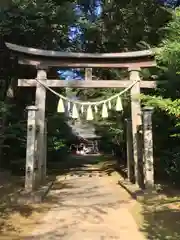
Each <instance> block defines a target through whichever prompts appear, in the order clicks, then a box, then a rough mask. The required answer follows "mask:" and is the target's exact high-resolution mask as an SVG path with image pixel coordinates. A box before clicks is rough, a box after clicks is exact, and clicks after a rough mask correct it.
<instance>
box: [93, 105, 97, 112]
mask: <svg viewBox="0 0 180 240" xmlns="http://www.w3.org/2000/svg"><path fill="white" fill-rule="evenodd" d="M94 111H95V113H97V112H98V107H97V106H96V105H95V106H94Z"/></svg>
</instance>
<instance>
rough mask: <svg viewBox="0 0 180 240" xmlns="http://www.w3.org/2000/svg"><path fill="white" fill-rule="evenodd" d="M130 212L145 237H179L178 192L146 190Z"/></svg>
mask: <svg viewBox="0 0 180 240" xmlns="http://www.w3.org/2000/svg"><path fill="white" fill-rule="evenodd" d="M132 213H133V216H134V218H135V220H136V222H137V224H138V226H139V227H140V230H141V231H142V232H143V233H144V234H145V236H146V237H147V239H150V240H179V239H180V192H177V191H172V190H171V191H170V192H169V191H168V192H167V189H166V190H165V191H161V192H156V191H146V192H145V193H144V195H143V196H141V197H139V198H138V202H137V204H135V205H134V207H133V209H132Z"/></svg>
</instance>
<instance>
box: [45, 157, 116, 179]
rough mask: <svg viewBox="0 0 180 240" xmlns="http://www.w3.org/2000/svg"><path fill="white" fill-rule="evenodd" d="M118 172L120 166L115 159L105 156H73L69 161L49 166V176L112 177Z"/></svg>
mask: <svg viewBox="0 0 180 240" xmlns="http://www.w3.org/2000/svg"><path fill="white" fill-rule="evenodd" d="M116 170H118V164H117V161H116V160H115V159H112V158H111V157H109V156H105V155H103V154H102V155H85V156H79V155H71V156H70V157H69V158H68V159H66V160H65V161H61V162H59V163H58V162H55V163H50V164H49V170H48V171H49V174H53V175H54V174H56V175H65V174H69V175H74V174H79V175H81V174H83V173H89V174H91V173H92V174H93V173H94V174H95V173H102V174H107V175H111V173H113V172H114V171H116Z"/></svg>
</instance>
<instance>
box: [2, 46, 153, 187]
mask: <svg viewBox="0 0 180 240" xmlns="http://www.w3.org/2000/svg"><path fill="white" fill-rule="evenodd" d="M6 46H7V48H8V49H9V50H10V51H11V53H12V54H13V55H15V56H16V57H17V58H18V62H19V64H24V65H31V66H34V67H35V68H36V69H37V79H38V81H40V82H42V83H43V82H44V83H45V84H46V85H47V86H49V87H53V88H54V87H67V83H65V82H64V81H59V80H48V79H47V70H48V68H50V67H69V68H86V73H85V81H79V80H76V81H73V82H72V81H69V84H68V87H72V88H76V87H77V88H102V87H103V88H126V87H128V86H129V85H130V84H132V83H133V82H136V84H135V85H134V86H133V87H132V88H131V90H130V94H131V116H132V125H131V128H132V131H129V129H128V131H127V132H128V134H129V132H130V135H131V134H132V138H131V136H130V135H129V138H128V139H132V143H133V144H132V143H131V142H130V140H129V142H128V143H127V146H128V156H127V157H128V159H127V160H128V176H129V180H131V179H132V175H133V172H134V175H135V181H136V182H138V178H139V174H140V173H139V168H138V166H139V164H142V161H143V160H142V151H141V149H138V142H137V136H138V131H139V128H140V127H141V126H142V112H141V102H140V99H139V98H138V97H137V96H138V95H139V94H140V89H141V88H155V87H156V85H157V83H156V81H141V79H140V70H141V68H147V67H154V66H156V62H155V60H154V52H153V51H152V50H143V51H134V52H124V53H101V54H98V53H95V54H92V53H67V52H58V51H49V50H42V49H35V48H28V47H23V46H19V45H16V44H11V43H6ZM97 67H98V68H126V69H128V71H129V80H120V81H118V80H92V68H97ZM137 80H139V81H137ZM18 86H19V87H36V101H35V105H36V106H34V107H29V108H28V110H29V114H28V116H29V118H28V126H29V127H28V135H27V136H28V137H27V151H26V153H27V154H26V173H25V175H26V180H25V189H26V190H27V191H32V190H33V189H34V187H37V186H39V185H40V184H41V183H42V181H43V179H44V178H45V176H46V154H45V152H46V132H45V102H46V89H45V88H44V87H43V86H42V85H41V84H40V83H38V82H37V81H36V80H35V79H19V80H18ZM36 111H37V112H36ZM148 112H149V111H146V114H145V115H144V120H145V124H144V126H145V128H144V130H145V131H146V133H145V132H144V139H145V141H144V145H145V149H144V150H145V151H144V156H145V166H146V167H147V168H148V169H147V172H146V173H145V179H146V182H147V183H149V184H150V185H153V179H154V176H153V146H152V131H151V121H150V118H149V114H148ZM148 119H149V123H148ZM127 125H128V126H129V123H128V124H127ZM36 126H38V129H39V133H38V137H37V146H36V143H35V138H36V137H35V135H36ZM148 145H149V146H148ZM147 146H148V147H147ZM36 148H37V150H38V151H37V156H35V155H36ZM132 150H133V154H131V151H132ZM36 157H37V159H35V158H36ZM36 160H37V165H38V166H37V170H38V171H37V172H38V173H37V175H38V182H37V181H36V180H35V179H36V177H35V176H36V171H35V169H36V166H35V162H36ZM132 165H133V168H134V171H133V172H132Z"/></svg>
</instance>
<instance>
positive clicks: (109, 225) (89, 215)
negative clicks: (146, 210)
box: [25, 171, 145, 240]
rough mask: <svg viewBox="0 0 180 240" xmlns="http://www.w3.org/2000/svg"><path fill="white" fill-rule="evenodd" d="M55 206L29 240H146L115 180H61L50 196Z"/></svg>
mask: <svg viewBox="0 0 180 240" xmlns="http://www.w3.org/2000/svg"><path fill="white" fill-rule="evenodd" d="M50 197H51V198H53V199H54V204H53V205H52V208H51V210H50V211H49V212H48V214H47V215H46V216H45V217H44V218H43V219H42V220H41V221H40V222H38V223H37V228H36V229H34V231H33V232H32V235H31V236H30V237H26V238H25V239H27V240H30V239H32V240H33V239H34V240H41V239H43V240H51V239H52V240H56V239H57V240H59V239H61V240H76V239H77V240H105V239H107V240H110V239H121V240H127V239H132V238H133V239H134V240H136V239H137V240H144V239H145V238H144V237H143V236H142V234H141V233H140V232H139V230H138V227H137V225H136V223H135V221H134V219H133V217H132V216H131V214H130V209H131V207H132V206H133V204H134V200H132V199H131V198H130V197H129V195H128V194H127V193H126V191H125V190H124V189H122V188H121V187H120V186H119V185H117V179H115V178H114V177H113V176H107V175H103V176H99V175H98V174H97V173H95V174H94V175H93V176H91V175H89V173H88V172H86V171H85V172H84V173H83V175H82V176H81V175H79V174H78V173H77V174H76V173H74V175H73V176H70V175H68V176H66V179H62V177H61V178H59V180H57V182H56V184H55V185H54V187H53V189H52V190H51V192H50Z"/></svg>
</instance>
